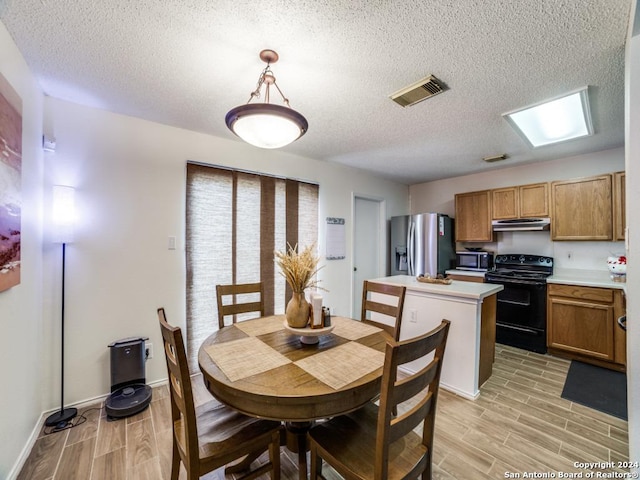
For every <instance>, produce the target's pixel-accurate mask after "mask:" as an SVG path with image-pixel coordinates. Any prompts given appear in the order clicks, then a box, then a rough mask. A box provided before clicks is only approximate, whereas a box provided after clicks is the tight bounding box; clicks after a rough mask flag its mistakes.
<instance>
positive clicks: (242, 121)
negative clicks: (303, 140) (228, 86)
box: [225, 50, 309, 148]
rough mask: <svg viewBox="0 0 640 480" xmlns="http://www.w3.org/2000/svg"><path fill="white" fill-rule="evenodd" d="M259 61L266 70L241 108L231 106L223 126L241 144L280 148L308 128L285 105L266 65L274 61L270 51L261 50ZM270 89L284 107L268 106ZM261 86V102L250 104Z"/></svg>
mask: <svg viewBox="0 0 640 480" xmlns="http://www.w3.org/2000/svg"><path fill="white" fill-rule="evenodd" d="M260 58H261V59H262V60H263V61H264V62H266V63H267V67H266V68H265V69H264V70H263V72H262V73H261V74H260V77H259V79H258V85H257V87H256V89H255V90H254V91H253V92H251V97H250V98H249V101H248V102H247V103H246V104H245V105H241V106H238V107H235V108H233V109H231V110H230V111H229V113H227V115H226V118H225V121H226V123H227V127H229V129H230V130H231V131H232V132H233V133H235V134H236V135H237V136H238V137H240V138H241V139H242V140H244V141H245V142H247V143H249V144H251V145H254V146H256V147H260V148H280V147H284V146H285V145H289V144H290V143H291V142H294V141H295V140H297V139H298V138H300V137H301V136H302V135H304V134H305V133H306V131H307V129H308V128H309V124H308V123H307V120H306V118H304V117H303V116H302V115H301V114H300V113H298V112H296V111H295V110H293V109H292V108H291V107H290V106H289V100H288V99H287V98H286V97H285V96H284V95H283V94H282V91H281V90H280V88H279V87H278V85H277V84H276V79H275V77H274V76H273V72H272V71H271V68H270V64H271V63H275V62H277V61H278V54H277V53H276V52H274V51H273V50H263V51H262V52H260ZM272 85H273V86H274V87H275V88H276V89H277V90H278V93H279V94H280V96H281V97H282V100H283V102H284V103H285V105H286V106H282V105H273V104H270V103H269V93H270V92H269V89H270V87H271V86H272ZM263 86H264V100H265V101H264V102H263V103H260V102H255V103H251V101H252V100H253V99H255V98H260V97H261V96H262V95H263V94H262V92H261V90H262V87H263Z"/></svg>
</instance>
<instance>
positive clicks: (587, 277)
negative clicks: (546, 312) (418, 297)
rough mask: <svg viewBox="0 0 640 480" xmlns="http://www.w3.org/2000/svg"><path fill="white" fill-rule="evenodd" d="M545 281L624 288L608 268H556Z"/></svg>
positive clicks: (462, 272) (459, 272)
mask: <svg viewBox="0 0 640 480" xmlns="http://www.w3.org/2000/svg"><path fill="white" fill-rule="evenodd" d="M445 273H446V274H447V275H449V274H454V275H467V276H470V277H484V274H485V272H474V271H470V270H447V271H446V272H445ZM547 283H561V284H568V285H580V286H584V287H600V288H619V289H621V290H626V285H627V284H626V283H625V282H614V281H613V280H611V274H610V273H609V270H582V269H578V268H556V269H555V270H554V272H553V275H552V276H550V277H547Z"/></svg>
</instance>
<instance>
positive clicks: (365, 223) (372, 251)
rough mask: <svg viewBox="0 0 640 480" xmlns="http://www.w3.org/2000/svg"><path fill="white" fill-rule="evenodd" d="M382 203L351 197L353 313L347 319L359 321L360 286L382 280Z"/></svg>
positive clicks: (383, 230)
mask: <svg viewBox="0 0 640 480" xmlns="http://www.w3.org/2000/svg"><path fill="white" fill-rule="evenodd" d="M382 214H383V208H382V201H380V200H376V199H370V198H364V197H354V214H353V218H354V222H353V223H354V227H353V228H354V233H353V287H352V289H351V291H352V292H353V297H352V298H353V300H352V305H353V310H352V312H351V316H352V317H353V318H360V311H361V310H362V283H363V282H364V281H365V280H370V279H372V278H379V277H382V276H383V271H382V269H381V267H380V266H381V259H382V258H384V257H383V256H382V253H381V252H382V248H383V245H384V242H383V238H384V236H383V235H384V232H385V228H383V220H382V218H383V217H382Z"/></svg>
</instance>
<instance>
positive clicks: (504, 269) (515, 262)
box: [485, 253, 553, 283]
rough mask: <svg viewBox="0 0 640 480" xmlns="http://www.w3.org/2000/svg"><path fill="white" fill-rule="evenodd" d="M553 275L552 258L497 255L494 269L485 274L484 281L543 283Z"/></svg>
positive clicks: (525, 255)
mask: <svg viewBox="0 0 640 480" xmlns="http://www.w3.org/2000/svg"><path fill="white" fill-rule="evenodd" d="M552 274H553V258H551V257H545V256H541V255H528V254H522V253H516V254H509V255H498V256H497V257H496V259H495V266H494V269H493V270H491V271H490V272H487V274H486V275H485V279H487V280H489V279H491V278H506V279H509V278H514V279H523V280H541V281H545V283H546V278H547V277H548V276H549V275H552Z"/></svg>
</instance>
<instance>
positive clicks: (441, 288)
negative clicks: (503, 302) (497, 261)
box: [370, 272, 504, 300]
mask: <svg viewBox="0 0 640 480" xmlns="http://www.w3.org/2000/svg"><path fill="white" fill-rule="evenodd" d="M471 273H477V272H471ZM483 275H484V274H483ZM370 281H371V282H378V283H388V284H392V285H402V286H404V287H407V291H413V292H420V293H424V294H433V295H438V296H446V297H458V298H461V299H462V298H467V299H472V300H482V299H484V298H486V297H489V296H491V295H495V294H496V293H498V292H499V291H500V290H502V289H504V287H503V286H502V285H496V284H493V283H476V282H463V281H460V280H453V281H452V282H451V284H450V285H443V284H440V283H424V282H419V281H418V280H416V278H415V277H412V276H410V275H395V276H392V277H383V278H375V279H373V280H370Z"/></svg>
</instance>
